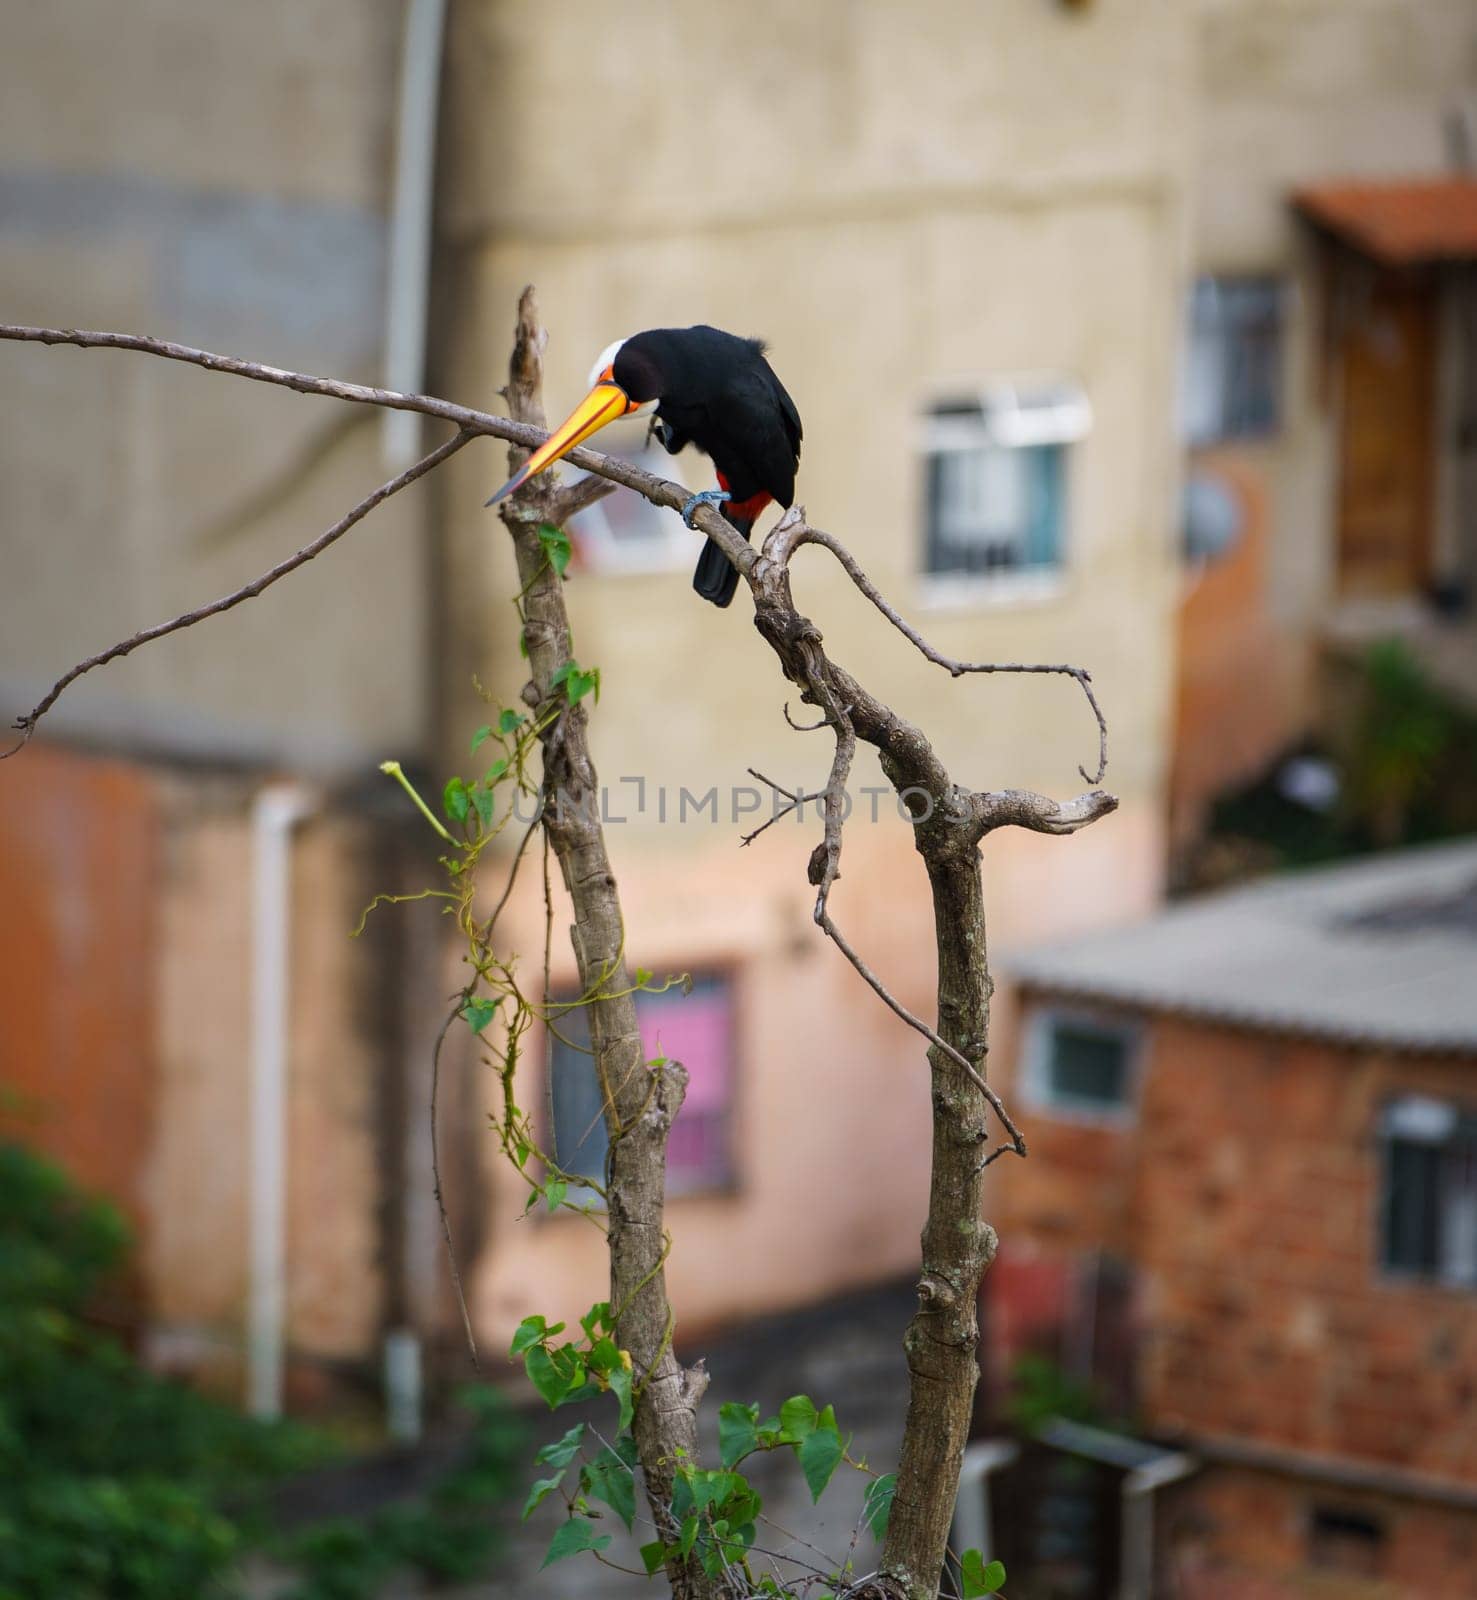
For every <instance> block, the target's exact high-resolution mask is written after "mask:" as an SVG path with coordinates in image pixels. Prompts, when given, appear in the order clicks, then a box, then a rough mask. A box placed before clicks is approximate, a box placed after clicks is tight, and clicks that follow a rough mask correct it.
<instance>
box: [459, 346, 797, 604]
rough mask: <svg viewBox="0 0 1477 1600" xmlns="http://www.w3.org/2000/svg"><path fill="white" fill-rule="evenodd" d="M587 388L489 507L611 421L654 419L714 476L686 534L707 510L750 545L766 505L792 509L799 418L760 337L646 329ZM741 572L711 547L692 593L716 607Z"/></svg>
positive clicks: (612, 352) (605, 355)
mask: <svg viewBox="0 0 1477 1600" xmlns="http://www.w3.org/2000/svg"><path fill="white" fill-rule="evenodd" d="M590 383H591V389H590V392H589V394H587V395H586V396H585V398H584V399H583V400H581V401H580V403H579V405H577V406H576V407H575V409H574V410H573V411H572V412H571V413H570V415H569V416H568V418H566V420H565V421H564V422H562V423H561V424H560V425H559V426H558V427H557V428H556V429H555V430H554V431H553V433H551V434H550V435H549V437H548V439H547V440H546V441H545V443H543V444H541V445H540V446H539V447H538V449H537V450H535V451H534V452H533V454H532V455H531V456H529V458H528V460H527V461H526V462H525V463H524V464H523V467H522V468H521V470H520V471H518V472H516V473H515V474H514V475H513V476H512V477H511V478H510V479H509V480H508V481H507V482H506V483H505V484H504V485H503V486H502V488H501V489H499V490H498V492H497V493H496V494H495V495H493V497H492V498H491V499H490V500H489V501H488V502H487V503H488V505H495V504H496V503H497V502H498V501H499V500H501V499H502V498H503V497H504V496H505V495H509V494H512V492H513V491H514V490H515V489H517V488H519V487H520V486H521V485H522V484H525V483H527V481H528V480H529V479H530V478H531V477H533V475H534V474H535V473H538V472H542V471H543V470H544V468H545V467H547V466H548V465H550V463H551V462H554V461H557V460H558V459H559V458H560V456H562V455H565V454H566V453H567V452H568V451H570V450H573V449H574V447H575V446H576V445H577V444H581V443H583V441H584V440H586V439H588V438H589V437H590V435H591V434H592V433H594V432H595V431H596V429H597V428H603V427H604V426H605V424H606V423H607V422H614V421H615V420H616V418H617V417H629V416H636V415H648V414H649V415H651V416H652V422H651V427H650V431H651V433H653V434H655V436H656V437H657V438H658V439H659V440H660V441H661V443H662V444H663V446H665V448H666V449H667V450H668V452H669V453H670V454H672V455H676V454H677V452H678V451H679V450H681V449H682V448H683V446H684V445H688V444H695V445H696V446H697V447H698V449H699V450H701V451H703V452H704V453H705V454H706V455H708V456H710V457H711V458H712V461H713V465H714V467H715V468H716V469H717V475H718V487H717V489H709V490H707V491H705V492H704V493H702V494H695V495H693V496H692V498H691V499H690V500H688V501H687V503H686V504H685V505H684V506H683V508H682V520H683V521H684V522H685V523H686V524H687V526H688V527H689V528H690V527H691V526H692V516H693V513H694V512H695V511H696V509H697V507H698V506H700V505H703V504H708V505H717V504H721V505H723V507H724V510H723V515H724V517H725V518H727V520H728V521H729V522H730V523H732V525H733V526H734V527H735V528H737V529H738V531H739V532H740V533H741V534H743V536H744V538H746V539H747V538H748V537H749V531H750V529H752V528H753V526H754V523H755V521H756V520H757V519H758V517H759V515H760V513H761V512H762V511H763V510H764V508H765V506H767V505H768V504H769V503H770V502H771V501H776V502H778V503H779V504H780V505H782V506H785V507H788V506H789V505H790V504H791V502H792V501H793V500H794V498H795V471H796V468H797V467H798V466H799V465H800V437H801V429H800V413H799V412H798V411H796V409H795V402H794V401H793V400H792V399H791V398H790V397H789V395H788V394H787V393H786V392H785V386H784V384H782V383H781V382H780V380H779V379H778V378H777V377H776V376H775V373H774V369H773V367H771V366H770V364H769V362H768V361H767V360H765V357H764V344H763V341H762V340H759V339H740V338H738V337H737V336H736V335H734V334H731V333H724V332H723V331H722V329H721V328H709V327H706V326H703V325H699V326H698V327H695V328H651V329H648V330H647V332H645V333H633V334H632V335H631V336H630V337H629V338H627V339H620V340H617V341H616V343H615V344H613V345H611V346H609V347H608V348H607V349H606V350H604V351H602V352H601V354H600V356H599V358H598V359H597V361H596V362H595V366H594V368H593V370H592V371H591V373H590ZM738 577H739V575H738V569H737V568H736V567H734V566H733V565H732V563H731V562H730V561H729V559H728V557H727V556H725V555H724V554H723V552H722V550H720V549H719V548H718V546H717V545H716V544H714V543H713V542H712V541H711V540H709V541H708V542H707V543H706V544H705V545H704V546H703V552H702V554H701V555H700V556H699V557H698V563H697V571H696V572H695V573H694V574H693V578H692V586H693V588H694V589H696V590H697V592H698V593H699V594H700V595H701V596H702V597H703V598H704V599H705V600H711V601H712V602H713V604H714V605H715V606H726V605H727V604H728V603H729V601H730V600H732V599H733V596H734V591H735V589H737V588H738Z"/></svg>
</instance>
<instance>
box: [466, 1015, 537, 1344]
mask: <svg viewBox="0 0 1477 1600" xmlns="http://www.w3.org/2000/svg"><path fill="white" fill-rule="evenodd" d="M502 1003H503V1001H502V996H501V995H498V996H496V997H495V998H493V999H490V1000H489V999H488V998H487V997H486V996H485V995H473V996H472V997H471V998H470V999H469V1000H468V1001H467V1003H466V1005H464V1006H463V1007H462V1016H463V1017H464V1018H465V1019H466V1022H467V1026H468V1027H469V1028H471V1030H472V1032H473V1033H481V1032H482V1030H483V1029H484V1028H485V1027H486V1026H487V1024H488V1023H489V1022H491V1021H492V1019H493V1017H494V1016H496V1014H497V1008H498V1007H499V1006H500V1005H501V1004H502ZM529 1320H530V1321H532V1320H533V1319H532V1318H530V1319H529ZM538 1320H539V1321H542V1320H543V1319H542V1318H539V1319H538ZM527 1326H528V1323H526V1322H525V1323H523V1324H521V1325H520V1327H519V1329H518V1332H519V1333H520V1334H521V1333H522V1332H523V1329H524V1328H526V1327H527ZM524 1349H527V1346H526V1345H525V1346H524ZM512 1354H513V1355H515V1356H516V1355H520V1354H522V1352H521V1351H520V1350H519V1349H518V1348H517V1345H516V1344H515V1345H514V1348H513V1351H512Z"/></svg>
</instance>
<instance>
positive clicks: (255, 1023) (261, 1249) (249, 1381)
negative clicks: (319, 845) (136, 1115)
mask: <svg viewBox="0 0 1477 1600" xmlns="http://www.w3.org/2000/svg"><path fill="white" fill-rule="evenodd" d="M312 809H313V805H312V801H311V800H310V798H309V796H308V794H307V793H306V791H304V790H302V789H300V788H298V787H297V786H296V785H294V784H288V783H281V784H268V785H267V786H266V787H265V788H263V789H262V790H260V791H259V792H258V794H257V797H256V800H255V802H254V804H253V806H252V813H251V837H252V920H251V1133H250V1137H251V1181H250V1207H251V1211H250V1251H251V1265H250V1278H249V1285H248V1297H249V1299H248V1307H247V1331H246V1397H247V1405H248V1407H249V1408H250V1410H251V1413H252V1415H253V1416H258V1417H277V1416H280V1415H281V1414H282V1365H283V1362H282V1352H283V1343H284V1337H283V1335H284V1326H285V1321H286V1304H287V1293H286V1277H287V1274H286V1257H287V1241H286V1214H287V1208H286V1203H285V1202H286V1194H285V1191H286V1176H287V1060H288V1037H289V1020H290V1018H289V1006H290V1000H291V978H290V966H289V962H290V924H291V914H292V830H293V826H294V824H296V823H297V822H299V821H300V820H301V819H302V818H303V817H306V816H307V815H309V813H310V812H311V811H312Z"/></svg>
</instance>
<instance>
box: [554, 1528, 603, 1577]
mask: <svg viewBox="0 0 1477 1600" xmlns="http://www.w3.org/2000/svg"><path fill="white" fill-rule="evenodd" d="M610 1540H611V1535H610V1534H608V1533H602V1534H600V1535H599V1536H598V1537H597V1536H596V1533H595V1530H594V1528H593V1527H592V1526H591V1525H590V1524H589V1523H588V1522H586V1521H585V1519H584V1518H583V1517H571V1518H570V1519H569V1521H568V1522H566V1523H565V1524H564V1526H563V1527H561V1528H560V1529H559V1531H558V1532H557V1533H556V1534H555V1535H554V1537H553V1538H552V1539H551V1540H550V1541H549V1553H548V1554H547V1555H546V1556H545V1557H544V1559H543V1561H542V1562H541V1563H540V1565H539V1571H540V1572H542V1571H543V1570H544V1568H545V1567H548V1566H552V1565H553V1564H554V1562H556V1561H562V1560H563V1559H564V1558H565V1556H577V1555H579V1554H580V1552H581V1551H584V1550H603V1549H604V1548H605V1547H606V1545H608V1544H609V1543H610Z"/></svg>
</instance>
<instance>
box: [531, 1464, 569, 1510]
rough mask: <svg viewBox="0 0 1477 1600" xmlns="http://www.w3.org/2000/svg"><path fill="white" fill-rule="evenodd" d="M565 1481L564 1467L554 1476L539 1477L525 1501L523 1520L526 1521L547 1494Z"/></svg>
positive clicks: (551, 1492)
mask: <svg viewBox="0 0 1477 1600" xmlns="http://www.w3.org/2000/svg"><path fill="white" fill-rule="evenodd" d="M563 1482H564V1468H563V1467H561V1468H560V1469H559V1470H558V1472H556V1473H555V1474H554V1476H553V1477H552V1478H539V1479H537V1480H535V1482H534V1485H533V1487H532V1488H531V1489H530V1490H529V1491H528V1498H527V1499H526V1500H525V1501H524V1502H523V1520H524V1521H525V1522H527V1521H528V1519H529V1518H530V1517H531V1516H532V1515H533V1514H534V1512H535V1511H537V1510H538V1508H539V1507H540V1506H541V1505H542V1504H543V1503H544V1500H545V1498H546V1496H548V1495H551V1494H553V1492H554V1491H555V1490H556V1489H557V1488H558V1487H559V1485H560V1484H561V1483H563Z"/></svg>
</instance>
